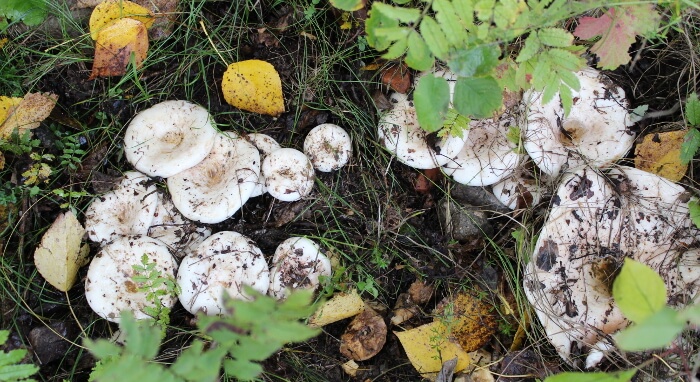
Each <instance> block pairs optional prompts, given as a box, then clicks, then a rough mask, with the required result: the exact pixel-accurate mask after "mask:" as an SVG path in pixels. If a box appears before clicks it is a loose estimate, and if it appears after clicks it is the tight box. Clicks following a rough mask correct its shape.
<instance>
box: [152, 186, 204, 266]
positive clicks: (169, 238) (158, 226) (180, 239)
mask: <svg viewBox="0 0 700 382" xmlns="http://www.w3.org/2000/svg"><path fill="white" fill-rule="evenodd" d="M148 236H149V237H152V238H154V239H158V240H160V241H162V242H163V243H164V244H165V245H167V246H168V248H170V251H171V253H172V254H173V256H175V257H176V258H178V259H180V258H182V257H184V256H185V255H186V254H187V253H189V252H191V251H193V250H194V249H195V248H197V246H199V244H200V243H201V242H203V241H204V239H206V238H207V237H209V236H211V228H208V227H203V226H199V225H197V224H195V223H194V222H192V221H191V220H189V219H187V218H185V217H184V216H182V214H181V213H180V212H178V211H177V209H176V208H175V205H174V204H173V202H172V201H171V200H170V197H168V196H164V195H160V197H159V198H158V206H157V208H156V212H155V214H154V216H153V221H152V222H151V226H150V227H149V228H148Z"/></svg>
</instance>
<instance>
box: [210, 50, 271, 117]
mask: <svg viewBox="0 0 700 382" xmlns="http://www.w3.org/2000/svg"><path fill="white" fill-rule="evenodd" d="M221 87H222V90H223V93H224V99H226V102H228V104H229V105H231V106H234V107H237V108H239V109H242V110H247V111H252V112H254V113H259V114H267V115H271V116H275V117H276V116H278V115H280V114H282V113H284V98H283V96H282V80H280V76H279V74H278V73H277V70H275V67H274V66H272V64H270V63H268V62H265V61H261V60H246V61H240V62H234V63H233V64H231V65H229V66H228V69H226V72H225V73H224V78H223V80H222V84H221Z"/></svg>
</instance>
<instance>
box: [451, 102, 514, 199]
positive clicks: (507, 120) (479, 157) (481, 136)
mask: <svg viewBox="0 0 700 382" xmlns="http://www.w3.org/2000/svg"><path fill="white" fill-rule="evenodd" d="M514 125H516V122H515V118H514V117H513V116H510V115H505V114H504V115H503V116H502V118H500V120H494V119H490V118H489V119H479V120H473V121H471V122H470V123H469V135H468V136H467V141H466V143H465V144H464V147H462V150H460V151H459V153H458V154H457V155H455V156H454V157H453V158H452V160H450V161H448V162H447V163H446V164H445V165H444V166H442V168H443V169H444V170H445V173H446V174H447V175H450V176H452V178H453V179H454V180H455V181H456V182H458V183H461V184H466V185H468V186H489V185H492V184H494V183H497V182H499V181H501V180H502V179H504V178H506V177H507V176H509V175H510V174H512V173H513V171H515V168H516V167H517V165H518V162H519V161H520V157H521V155H520V154H518V153H517V152H516V151H515V149H516V145H515V144H514V143H513V142H510V141H509V140H508V138H506V133H507V131H508V127H510V126H514Z"/></svg>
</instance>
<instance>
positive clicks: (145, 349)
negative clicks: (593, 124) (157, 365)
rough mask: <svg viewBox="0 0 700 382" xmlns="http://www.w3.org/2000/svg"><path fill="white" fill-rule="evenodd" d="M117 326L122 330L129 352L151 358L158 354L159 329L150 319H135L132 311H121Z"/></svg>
mask: <svg viewBox="0 0 700 382" xmlns="http://www.w3.org/2000/svg"><path fill="white" fill-rule="evenodd" d="M119 328H120V329H121V330H122V331H123V332H124V335H125V339H126V344H127V349H128V351H129V352H130V353H132V354H134V355H137V356H139V357H143V358H145V359H153V358H155V356H156V355H157V354H158V348H159V347H160V333H161V330H160V328H159V327H157V326H156V325H154V323H153V322H152V321H150V320H137V319H135V318H134V315H133V313H131V312H129V311H125V312H122V315H121V318H120V322H119Z"/></svg>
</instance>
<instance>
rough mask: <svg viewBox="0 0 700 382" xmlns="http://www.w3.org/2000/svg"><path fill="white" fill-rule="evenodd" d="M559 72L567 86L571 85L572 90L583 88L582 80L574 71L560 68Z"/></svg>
mask: <svg viewBox="0 0 700 382" xmlns="http://www.w3.org/2000/svg"><path fill="white" fill-rule="evenodd" d="M557 74H558V75H559V77H560V78H561V80H562V82H564V84H565V85H566V86H568V87H570V88H571V89H572V90H575V91H579V90H581V82H580V81H579V79H578V77H576V75H575V74H574V73H573V72H570V71H568V70H558V71H557Z"/></svg>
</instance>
